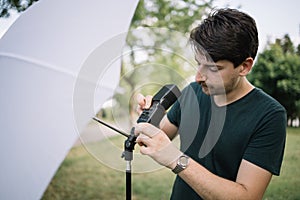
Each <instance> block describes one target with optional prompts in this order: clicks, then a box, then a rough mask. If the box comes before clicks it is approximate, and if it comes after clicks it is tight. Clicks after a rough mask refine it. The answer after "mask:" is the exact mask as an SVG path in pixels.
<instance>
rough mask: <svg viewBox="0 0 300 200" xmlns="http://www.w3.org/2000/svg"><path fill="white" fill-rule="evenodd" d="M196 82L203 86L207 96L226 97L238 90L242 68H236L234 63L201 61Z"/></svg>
mask: <svg viewBox="0 0 300 200" xmlns="http://www.w3.org/2000/svg"><path fill="white" fill-rule="evenodd" d="M196 61H197V63H198V71H197V74H196V81H197V82H198V83H199V84H201V85H202V91H203V92H204V93H205V94H207V95H224V94H228V93H230V92H232V91H234V89H235V88H236V86H237V84H238V82H239V79H240V75H239V72H240V66H238V67H236V68H234V65H233V63H232V62H230V61H227V60H220V61H217V62H215V63H214V62H207V61H204V59H201V60H199V58H198V59H197V58H196Z"/></svg>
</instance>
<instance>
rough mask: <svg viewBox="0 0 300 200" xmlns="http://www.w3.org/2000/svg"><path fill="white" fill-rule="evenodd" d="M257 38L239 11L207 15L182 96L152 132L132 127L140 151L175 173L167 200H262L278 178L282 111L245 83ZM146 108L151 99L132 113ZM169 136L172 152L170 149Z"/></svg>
mask: <svg viewBox="0 0 300 200" xmlns="http://www.w3.org/2000/svg"><path fill="white" fill-rule="evenodd" d="M257 35H258V34H257V28H256V24H255V21H254V20H253V19H252V18H251V17H250V16H249V15H247V14H245V13H243V12H240V11H238V10H234V9H220V10H217V11H216V12H214V13H212V14H211V15H210V16H208V18H207V19H205V20H204V21H203V22H202V23H201V24H200V25H199V26H198V27H196V28H195V29H194V30H193V31H192V32H191V35H190V39H191V41H192V45H193V47H194V49H195V59H196V61H197V62H198V64H199V69H198V71H197V74H196V82H194V83H191V84H190V85H189V86H188V87H186V88H185V89H184V90H183V92H182V95H181V97H180V99H179V101H177V102H176V103H175V104H174V105H173V107H172V108H171V110H170V111H169V112H168V113H167V115H166V116H165V117H164V118H163V120H162V121H161V123H160V129H158V128H156V127H154V126H152V125H151V124H147V123H139V124H137V125H136V127H135V133H136V134H137V135H139V136H138V138H137V142H138V143H139V144H140V145H141V148H140V151H141V153H142V154H145V155H149V156H151V157H152V158H153V159H154V160H155V161H157V162H158V163H160V164H161V165H164V166H166V167H168V168H170V169H172V171H173V172H174V173H176V174H177V177H176V180H175V183H174V186H173V191H172V196H171V199H178V200H179V199H181V200H182V199H188V200H192V199H262V197H263V194H264V192H265V190H266V188H267V186H268V184H269V182H270V180H271V177H272V175H273V174H274V175H279V173H280V167H281V163H282V159H283V151H284V146H285V136H286V135H285V134H286V113H285V109H284V108H283V107H282V106H281V105H280V104H279V103H278V102H277V101H276V100H274V99H273V98H272V97H270V96H268V95H267V94H266V93H264V92H263V91H262V90H260V89H258V88H255V87H254V86H253V85H252V84H251V83H250V82H248V80H247V78H246V75H247V74H248V73H249V72H250V70H251V68H252V66H253V62H254V59H255V56H256V53H257V48H258V36H257ZM203 49H205V50H206V52H207V55H205V53H203ZM208 57H210V58H211V59H212V61H213V62H214V63H212V62H211V60H210V59H209V58H208ZM150 102H151V96H147V97H146V98H145V97H143V96H141V95H140V96H139V97H138V103H139V105H140V109H145V108H149V106H150ZM222 116H223V117H222ZM191 121H192V122H191ZM195 127H196V128H195ZM177 134H179V136H180V141H181V146H180V150H178V149H177V148H176V147H174V146H173V144H172V143H171V139H173V138H174V137H175V136H176V135H177ZM211 135H212V136H211ZM207 141H208V142H207ZM203 149H204V150H203Z"/></svg>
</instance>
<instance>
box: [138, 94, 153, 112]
mask: <svg viewBox="0 0 300 200" xmlns="http://www.w3.org/2000/svg"><path fill="white" fill-rule="evenodd" d="M152 99H153V96H151V95H147V96H146V97H145V96H144V95H142V94H140V93H139V94H137V96H136V101H137V103H138V107H137V109H136V111H137V113H138V114H139V115H141V114H142V112H143V110H144V109H149V108H150V107H151V104H152Z"/></svg>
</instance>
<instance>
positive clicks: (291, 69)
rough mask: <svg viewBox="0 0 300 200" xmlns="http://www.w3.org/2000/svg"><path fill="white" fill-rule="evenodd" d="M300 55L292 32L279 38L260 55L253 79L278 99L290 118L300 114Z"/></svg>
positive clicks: (251, 77)
mask: <svg viewBox="0 0 300 200" xmlns="http://www.w3.org/2000/svg"><path fill="white" fill-rule="evenodd" d="M299 73H300V56H299V55H298V54H297V53H296V51H295V49H294V46H293V43H292V41H291V40H290V38H289V36H288V35H285V36H284V38H283V39H277V40H276V41H275V43H274V44H269V46H268V47H267V48H266V49H265V50H264V51H263V52H262V53H261V54H259V56H258V59H257V62H256V63H255V66H254V68H253V70H252V72H251V74H250V77H249V79H250V81H252V83H253V84H254V85H255V86H257V87H259V88H262V89H263V90H264V91H266V92H267V93H268V94H270V95H271V96H273V97H274V98H275V99H277V100H278V101H279V102H280V103H281V104H282V105H283V106H284V107H285V109H286V110H287V115H288V119H290V120H293V119H295V118H296V117H299V116H300V75H299Z"/></svg>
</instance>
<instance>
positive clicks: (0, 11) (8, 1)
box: [0, 0, 38, 17]
mask: <svg viewBox="0 0 300 200" xmlns="http://www.w3.org/2000/svg"><path fill="white" fill-rule="evenodd" d="M37 1H38V0H0V17H9V16H10V11H11V10H16V11H17V12H22V11H24V10H26V9H27V8H29V6H31V5H32V4H33V3H35V2H37Z"/></svg>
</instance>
